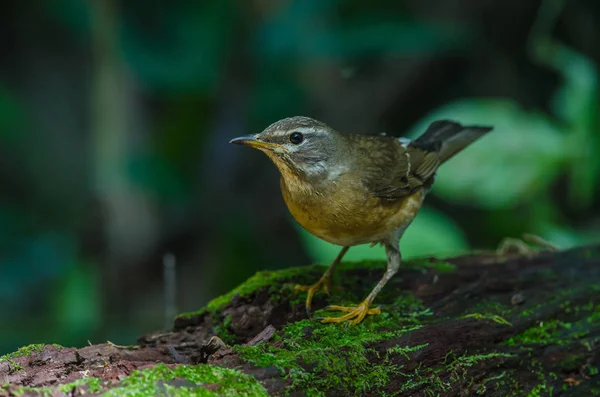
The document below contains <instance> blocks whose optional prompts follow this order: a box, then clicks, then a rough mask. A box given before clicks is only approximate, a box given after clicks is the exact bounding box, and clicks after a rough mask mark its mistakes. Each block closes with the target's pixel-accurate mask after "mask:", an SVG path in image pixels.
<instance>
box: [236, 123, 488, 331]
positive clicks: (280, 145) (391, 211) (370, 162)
mask: <svg viewBox="0 0 600 397" xmlns="http://www.w3.org/2000/svg"><path fill="white" fill-rule="evenodd" d="M491 130H492V127H487V126H462V125H461V124H459V123H457V122H453V121H448V120H440V121H435V122H433V123H431V124H430V125H429V128H428V129H427V130H426V131H425V133H424V134H423V135H421V136H420V137H419V138H417V139H416V140H413V141H411V140H409V139H407V138H395V137H391V136H367V135H357V134H348V133H342V132H339V131H336V130H334V129H333V128H331V127H329V126H328V125H326V124H325V123H322V122H320V121H318V120H314V119H312V118H309V117H301V116H297V117H290V118H286V119H282V120H279V121H277V122H275V123H273V124H271V125H270V126H269V127H267V128H266V129H265V130H264V131H263V132H261V133H260V134H255V135H249V136H243V137H239V138H235V139H232V140H231V141H230V143H235V144H239V145H245V146H250V147H253V148H256V149H259V150H261V151H263V152H264V153H265V154H266V155H267V156H268V157H269V158H270V159H271V160H272V161H273V163H275V165H276V166H277V168H278V169H279V171H280V173H281V180H280V185H281V192H282V193H283V199H284V200H285V203H286V205H287V207H288V209H289V210H290V212H291V213H292V215H293V216H294V218H295V219H296V221H297V222H298V223H299V224H300V225H302V227H303V228H304V229H306V230H307V231H308V232H310V233H312V234H313V235H315V236H317V237H319V238H321V239H323V240H325V241H328V242H330V243H332V244H337V245H340V246H342V249H341V251H340V253H339V254H338V256H337V257H336V259H335V260H334V261H333V263H332V264H331V266H330V267H329V268H328V269H327V271H326V272H325V273H324V274H323V276H322V277H321V279H320V280H319V281H318V282H317V283H315V284H314V285H310V286H303V285H299V286H297V287H296V289H297V290H300V291H307V297H306V310H307V312H309V313H310V309H311V302H312V298H313V296H314V294H315V293H316V292H318V291H320V290H323V291H324V292H325V293H329V290H330V289H331V287H332V285H331V275H332V273H333V271H334V270H335V268H336V266H337V265H338V264H339V263H340V261H341V260H342V258H343V257H344V254H345V253H346V252H347V251H348V248H349V247H352V246H355V245H359V244H373V245H374V244H377V243H381V244H382V245H384V246H385V251H386V254H387V270H386V272H385V273H384V275H383V277H382V278H381V280H380V281H379V282H378V283H377V285H376V286H375V288H373V291H372V292H371V293H370V294H369V295H368V296H367V297H366V298H365V300H364V301H362V302H361V303H360V304H358V305H357V306H350V307H346V306H328V307H327V308H326V309H327V310H332V311H341V312H345V313H346V314H344V315H342V316H339V317H326V318H324V319H322V321H323V322H325V323H341V322H345V321H348V322H349V324H351V325H354V324H358V323H360V322H361V321H362V320H363V319H364V318H365V316H366V315H373V314H380V313H381V310H380V308H379V307H371V305H372V303H373V300H374V299H375V297H376V296H377V294H378V293H379V292H380V291H381V289H382V288H383V287H384V286H385V284H386V283H387V282H388V281H389V280H390V279H391V278H392V276H393V275H394V274H395V273H396V272H397V271H398V268H399V267H400V262H401V255H400V248H399V240H400V237H402V234H403V233H404V231H405V230H406V228H407V227H408V226H409V225H410V223H411V222H412V221H413V219H414V218H415V216H416V215H417V212H418V211H419V209H420V208H421V205H422V204H423V199H424V198H425V195H426V194H427V192H428V191H429V189H430V188H431V186H432V184H433V182H434V179H435V174H436V171H437V169H438V168H439V166H440V165H441V164H443V163H444V162H446V161H447V160H449V159H450V158H451V157H452V156H454V155H455V154H457V153H458V152H460V151H461V150H462V149H464V148H465V147H466V146H468V145H469V144H471V143H472V142H473V141H475V140H476V139H478V138H479V137H481V136H482V135H484V134H485V133H487V132H489V131H491Z"/></svg>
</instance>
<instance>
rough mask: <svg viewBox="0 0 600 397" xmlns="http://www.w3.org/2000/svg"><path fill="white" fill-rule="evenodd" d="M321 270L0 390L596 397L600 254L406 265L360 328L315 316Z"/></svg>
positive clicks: (279, 275) (252, 284) (46, 364)
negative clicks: (309, 296) (309, 288)
mask: <svg viewBox="0 0 600 397" xmlns="http://www.w3.org/2000/svg"><path fill="white" fill-rule="evenodd" d="M323 270H324V267H322V266H316V265H315V266H310V267H306V268H302V269H290V270H284V271H281V272H268V273H259V274H257V275H256V276H254V277H253V278H251V279H250V280H248V282H246V283H245V284H243V285H242V286H240V287H239V288H237V289H236V290H235V291H232V292H231V293H230V294H227V295H225V296H223V297H220V298H217V299H216V300H214V301H213V302H211V303H210V304H209V305H208V306H207V307H206V308H204V309H202V310H200V311H198V312H196V313H186V314H182V315H180V316H179V317H178V318H177V319H176V321H175V327H174V329H173V330H172V331H168V332H162V333H154V334H150V335H146V336H144V337H141V338H140V339H139V341H138V345H136V346H131V347H118V346H114V345H110V344H108V345H106V344H105V345H97V346H89V347H85V348H82V349H70V348H61V349H59V348H57V347H45V348H40V347H39V346H37V347H36V348H35V349H31V351H29V350H26V349H25V350H23V351H22V352H21V353H19V354H15V355H11V357H4V358H0V382H4V383H10V384H9V385H7V386H5V387H4V389H3V390H4V391H3V392H0V395H2V393H4V395H12V394H18V393H23V392H24V393H26V394H32V395H33V394H36V393H55V394H56V393H60V392H63V393H67V392H68V393H77V392H79V391H80V390H85V391H86V392H88V393H98V392H100V391H107V390H112V392H111V393H113V395H120V393H124V392H127V393H130V394H129V395H154V394H156V393H159V392H163V391H166V390H168V391H169V393H171V394H175V395H261V394H262V395H265V394H266V393H268V394H271V395H286V394H290V395H293V394H296V393H300V394H308V395H331V396H348V395H389V396H391V395H399V396H420V395H423V396H437V395H444V396H454V395H486V396H511V395H512V396H545V395H553V396H558V395H565V396H577V395H581V396H593V395H600V375H599V368H600V299H598V296H599V293H600V247H592V248H581V249H576V250H571V251H566V252H560V253H539V254H538V255H535V256H532V257H529V258H526V257H516V256H513V257H498V256H496V255H488V254H477V255H472V256H465V257H460V258H453V259H447V260H444V261H439V260H433V259H432V260H423V261H415V262H411V263H407V264H406V265H405V266H404V268H403V269H402V270H401V271H400V272H399V274H398V275H397V276H396V277H395V278H394V279H392V281H391V282H390V283H389V284H388V285H387V286H386V288H385V289H384V290H383V292H382V293H381V295H380V296H379V297H378V299H377V302H376V303H378V304H380V305H381V308H382V310H383V314H382V315H381V316H374V317H368V318H367V319H366V320H365V321H364V322H363V323H361V324H359V325H358V326H354V327H344V326H338V325H324V324H321V323H320V322H318V321H317V320H316V319H314V318H313V319H309V318H307V315H306V313H305V311H304V306H303V298H304V296H303V295H296V294H295V293H294V292H293V286H294V284H296V283H310V282H314V281H316V280H317V279H318V278H319V276H320V274H321V273H322V271H323ZM382 271H383V264H381V263H375V262H369V263H359V264H343V265H342V266H341V267H340V270H339V272H338V276H337V277H336V281H337V283H338V284H339V285H341V286H342V287H343V290H341V291H335V292H334V293H333V294H332V295H331V296H329V297H324V296H318V297H317V299H316V300H315V302H314V306H315V307H316V308H317V309H320V310H317V312H316V316H324V315H336V313H326V312H325V311H324V310H323V309H322V308H323V307H324V306H325V305H326V304H328V303H335V304H344V303H356V302H358V301H359V300H361V299H362V298H363V297H364V296H365V295H366V294H367V293H368V291H369V290H370V288H372V286H373V285H374V283H375V282H376V281H377V279H378V278H379V277H380V275H381V272H382ZM214 335H217V336H218V337H219V338H220V339H221V340H222V341H224V342H225V343H226V344H227V345H228V346H223V344H219V343H217V344H215V343H211V344H208V343H207V342H208V340H209V339H210V337H211V336H214ZM214 341H215V339H213V341H212V342H214ZM219 347H220V348H219ZM156 362H161V363H164V365H161V366H158V367H157V366H156ZM124 377H126V378H125V379H123V378H124ZM59 385H62V386H59ZM23 386H27V388H23ZM53 395H54V394H53Z"/></svg>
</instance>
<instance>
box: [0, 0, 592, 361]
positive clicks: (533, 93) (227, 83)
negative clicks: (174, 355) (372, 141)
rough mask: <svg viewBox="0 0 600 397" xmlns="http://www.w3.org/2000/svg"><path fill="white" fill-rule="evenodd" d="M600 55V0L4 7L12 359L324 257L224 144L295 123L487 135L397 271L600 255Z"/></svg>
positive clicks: (2, 272) (1, 222) (262, 163)
mask: <svg viewBox="0 0 600 397" xmlns="http://www.w3.org/2000/svg"><path fill="white" fill-rule="evenodd" d="M598 43H600V3H599V2H598V1H597V0H587V1H586V0H572V1H568V2H567V1H555V0H545V1H531V0H502V1H498V0H447V1H433V0H408V1H398V0H393V1H392V0H389V1H370V2H365V1H361V0H303V1H289V0H287V1H286V0H247V1H239V0H238V1H233V0H205V1H171V2H168V1H146V0H144V1H142V0H127V1H115V0H112V1H110V0H104V1H101V0H98V1H89V0H48V1H41V0H38V1H35V0H33V1H10V0H9V1H6V2H4V3H3V4H2V12H0V51H1V52H0V54H1V56H2V62H0V191H1V195H0V304H1V309H0V313H1V318H2V320H1V323H0V354H1V353H3V352H8V351H11V350H14V349H15V348H17V347H18V346H21V345H23V344H28V343H33V342H56V343H60V344H63V345H76V346H81V345H83V344H85V343H87V341H88V340H89V341H91V342H93V343H98V342H104V341H106V340H111V341H112V342H115V343H123V344H125V343H133V342H134V341H135V338H136V337H137V336H138V335H140V334H142V333H145V332H150V331H152V330H156V329H160V328H161V327H164V326H165V325H166V324H169V323H170V321H171V316H172V315H173V313H174V310H175V312H179V311H188V310H194V309H197V308H199V307H201V306H202V305H204V304H205V303H206V302H207V301H208V300H209V299H211V298H212V297H215V296H216V295H218V294H221V293H224V292H225V291H227V290H228V289H231V288H232V287H234V286H235V285H237V284H238V283H240V282H242V281H243V280H244V279H246V278H247V277H248V276H250V275H251V274H253V273H254V272H255V271H257V270H264V269H279V268H285V267H290V266H300V265H307V264H309V263H312V262H315V261H317V262H321V263H329V262H330V261H331V260H332V259H333V257H334V256H335V253H336V251H337V248H336V247H332V246H330V245H328V244H325V243H322V242H320V241H317V240H316V239H315V238H313V237H311V236H308V235H307V234H306V233H305V232H303V231H301V230H300V229H299V228H298V226H297V225H296V224H295V223H294V221H293V220H292V218H291V216H290V215H289V214H288V212H287V209H286V208H285V205H284V203H283V200H282V199H281V196H280V192H279V183H278V173H277V171H276V169H275V167H274V166H273V165H272V164H271V163H270V162H269V160H268V159H267V158H266V156H264V155H262V154H261V153H259V152H257V151H253V150H250V149H247V148H241V147H235V146H232V145H229V144H228V143H227V142H228V141H229V139H231V138H233V137H235V136H239V135H245V134H248V133H256V132H260V131H261V130H262V129H263V128H264V127H266V126H267V125H268V124H270V123H272V122H274V121H276V120H277V119H280V118H283V117H288V116H294V115H306V116H311V117H315V118H318V119H320V120H322V121H325V122H326V123H328V124H330V125H331V126H333V127H334V128H336V129H339V130H343V131H348V132H357V133H365V134H369V133H370V134H375V133H380V132H386V133H388V134H390V135H397V136H402V135H408V136H414V135H415V134H418V133H420V132H422V131H423V130H424V128H425V127H426V125H427V123H428V122H430V121H431V120H433V119H436V118H451V119H455V120H458V121H460V122H463V123H482V124H491V125H494V126H495V127H496V128H495V130H494V132H493V133H492V134H490V135H488V136H486V137H485V138H484V139H482V140H481V141H479V142H477V143H476V144H475V145H473V146H472V147H470V148H469V149H468V150H466V151H465V152H463V153H462V154H461V155H460V156H457V157H456V158H455V159H453V160H452V161H451V162H449V163H448V164H447V165H445V166H444V168H443V169H442V170H441V171H440V173H439V177H438V179H437V182H436V186H435V188H434V190H433V192H432V194H431V195H430V196H429V197H428V199H427V202H426V206H425V208H424V209H423V210H422V212H421V214H420V215H419V217H417V220H416V221H415V223H414V224H413V225H412V226H411V228H409V230H408V232H407V234H406V236H405V238H404V239H403V240H402V242H401V247H402V251H403V255H404V257H405V258H407V257H415V256H423V255H451V254H455V253H459V252H465V251H467V250H470V249H494V248H495V247H496V246H497V245H498V243H499V242H500V240H502V238H503V237H507V236H513V237H517V236H519V235H521V234H522V233H525V232H528V233H534V234H537V235H539V236H541V237H543V238H545V239H547V240H549V241H551V242H553V243H554V244H557V245H558V246H560V247H565V248H566V247H571V246H576V245H581V244H587V243H591V242H594V241H596V242H597V241H599V240H600V188H599V183H598V181H599V180H600V178H599V175H600V156H599V155H598V151H599V149H600V133H599V127H600V123H599V117H598V112H599V106H598V105H599V99H600V97H599V91H598V88H599V81H598V61H599V60H600V45H599V44H598ZM169 254H170V255H172V256H171V257H172V258H175V261H176V271H175V276H176V282H175V284H173V283H172V282H169V281H167V282H165V276H164V274H163V262H164V257H165V255H167V256H168V255H169ZM383 255H384V254H383V251H382V249H381V248H373V249H369V248H367V247H359V248H355V249H351V250H350V251H349V254H348V257H347V258H348V259H349V260H358V259H361V258H365V257H380V258H383ZM169 274H170V275H171V276H172V275H173V274H172V273H169ZM168 279H169V277H167V280H168ZM173 287H174V288H175V296H176V298H175V300H172V299H165V294H166V292H165V289H166V290H168V289H169V288H173ZM167 295H168V294H167ZM173 305H175V309H173V307H172V306H173Z"/></svg>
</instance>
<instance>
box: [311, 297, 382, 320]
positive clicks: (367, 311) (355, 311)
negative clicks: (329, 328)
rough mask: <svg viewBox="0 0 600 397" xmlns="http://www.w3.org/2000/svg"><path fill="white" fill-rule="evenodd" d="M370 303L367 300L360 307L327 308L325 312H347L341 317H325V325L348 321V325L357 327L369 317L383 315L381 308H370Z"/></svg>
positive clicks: (334, 306) (333, 306)
mask: <svg viewBox="0 0 600 397" xmlns="http://www.w3.org/2000/svg"><path fill="white" fill-rule="evenodd" d="M369 306H370V302H369V301H367V300H366V299H365V300H364V301H362V302H361V303H360V304H359V305H358V306H336V305H332V306H327V307H326V308H325V310H332V311H340V312H346V313H347V314H344V315H343V316H340V317H325V318H322V319H321V322H323V323H342V322H344V321H348V325H356V324H358V323H360V322H361V321H362V320H363V319H364V318H365V317H366V316H367V315H376V314H381V309H380V308H379V307H373V308H370V307H369Z"/></svg>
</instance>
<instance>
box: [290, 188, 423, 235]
mask: <svg viewBox="0 0 600 397" xmlns="http://www.w3.org/2000/svg"><path fill="white" fill-rule="evenodd" d="M282 192H283V197H284V200H285V202H286V204H287V206H288V209H289V210H290V212H291V213H292V215H293V216H294V218H295V219H296V221H297V222H298V223H299V224H300V225H301V226H302V227H303V228H304V229H306V230H307V231H308V232H310V233H311V234H313V235H315V236H317V237H319V238H321V239H323V240H325V241H328V242H330V243H332V244H337V245H341V246H346V247H349V246H353V245H359V244H366V243H371V242H379V241H385V240H386V239H387V238H389V236H390V233H392V232H394V231H395V230H398V229H404V228H406V227H407V226H408V225H409V224H410V223H411V222H412V220H413V219H414V217H415V215H416V214H417V212H418V210H419V208H420V207H421V203H422V200H423V196H424V193H423V192H422V191H418V192H416V193H414V194H413V195H411V196H407V197H406V198H403V199H401V200H396V201H394V202H384V201H382V200H381V199H379V198H376V197H364V196H362V197H360V196H359V197H360V198H358V199H357V197H356V196H354V199H352V200H349V197H352V196H353V195H351V194H348V195H345V196H344V195H342V194H329V195H314V196H304V197H302V196H299V195H297V194H295V195H294V197H292V195H290V194H289V192H288V191H287V190H286V189H282ZM342 193H343V192H342ZM346 193H347V192H346ZM340 196H341V197H340Z"/></svg>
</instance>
